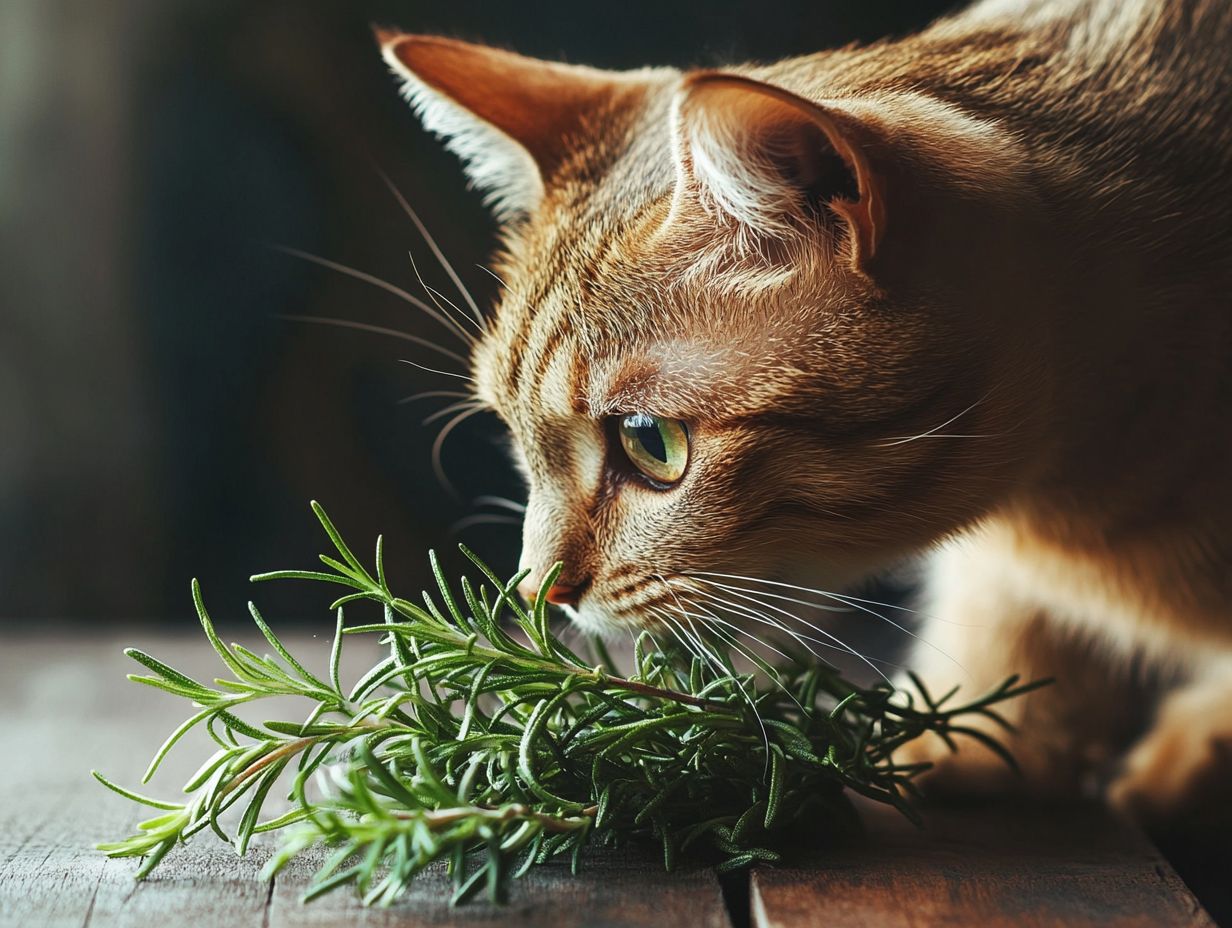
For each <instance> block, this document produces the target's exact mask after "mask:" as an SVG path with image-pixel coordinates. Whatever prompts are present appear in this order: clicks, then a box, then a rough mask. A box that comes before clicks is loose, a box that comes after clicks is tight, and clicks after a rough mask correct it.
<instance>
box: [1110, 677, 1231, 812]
mask: <svg viewBox="0 0 1232 928" xmlns="http://www.w3.org/2000/svg"><path fill="white" fill-rule="evenodd" d="M1108 796H1109V799H1110V800H1111V802H1112V804H1113V805H1114V806H1116V807H1117V808H1119V809H1121V810H1123V811H1124V812H1126V813H1127V814H1129V815H1131V816H1133V817H1134V818H1138V819H1145V820H1148V821H1165V820H1173V819H1176V818H1177V817H1179V816H1182V815H1184V814H1185V813H1189V812H1192V811H1194V810H1197V809H1199V808H1202V809H1204V810H1210V809H1214V808H1227V800H1228V799H1229V798H1230V797H1232V653H1228V652H1223V653H1216V654H1215V655H1214V656H1211V657H1208V658H1207V659H1206V660H1205V661H1203V663H1202V664H1201V665H1200V666H1199V667H1198V668H1197V669H1196V672H1195V673H1194V674H1193V676H1192V677H1191V678H1190V679H1189V681H1188V682H1187V683H1185V684H1183V685H1181V686H1179V687H1178V688H1177V689H1175V690H1173V691H1172V692H1171V693H1170V694H1169V695H1168V696H1167V697H1166V698H1165V699H1164V700H1163V701H1162V702H1161V703H1160V706H1159V710H1158V712H1157V714H1156V717H1155V720H1154V722H1153V724H1152V725H1151V727H1150V728H1149V729H1148V730H1147V732H1146V734H1145V735H1144V736H1143V737H1142V739H1141V740H1140V741H1139V742H1138V743H1137V744H1136V745H1135V746H1134V747H1133V749H1131V750H1130V752H1129V754H1128V755H1127V756H1126V758H1125V763H1124V767H1123V770H1122V773H1121V775H1120V777H1119V778H1118V779H1117V780H1115V781H1114V782H1113V783H1112V785H1111V787H1110V788H1109V792H1108ZM1214 800H1220V801H1214ZM1204 814H1206V813H1205V812H1204Z"/></svg>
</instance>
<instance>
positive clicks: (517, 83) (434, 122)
mask: <svg viewBox="0 0 1232 928" xmlns="http://www.w3.org/2000/svg"><path fill="white" fill-rule="evenodd" d="M375 32H376V39H377V42H378V43H379V45H380V46H381V52H382V55H383V56H384V58H385V61H386V62H387V63H388V64H389V66H390V67H391V68H392V69H393V71H394V73H395V74H397V75H398V76H399V77H401V78H402V80H403V82H404V92H405V94H406V97H407V99H408V100H409V101H410V102H411V105H412V106H413V107H414V108H415V110H416V112H417V113H418V114H419V116H420V118H421V119H422V120H423V124H424V126H425V127H426V128H427V129H428V130H429V131H431V132H434V133H435V134H437V135H439V136H441V137H443V138H444V139H446V140H447V143H448V146H449V148H450V149H451V150H452V151H453V152H455V153H456V154H457V155H458V156H459V157H460V158H461V159H462V161H463V163H464V165H465V167H466V170H467V173H468V174H469V176H470V178H471V182H472V183H473V184H474V185H475V186H476V187H478V188H479V189H480V190H482V191H483V192H484V194H485V196H486V198H487V201H488V202H489V204H490V205H491V206H492V207H493V209H494V211H495V212H496V213H497V215H498V216H499V217H501V218H510V217H512V216H516V215H519V214H523V213H526V212H529V211H531V210H533V209H534V208H535V206H536V205H537V204H538V203H539V201H540V199H541V198H542V197H543V193H544V181H545V179H549V178H550V177H551V174H552V172H553V171H555V170H556V168H557V167H558V166H559V165H560V162H561V160H562V158H563V157H564V155H565V151H566V149H565V146H564V145H563V144H562V140H563V139H564V138H565V137H566V136H568V134H569V133H570V132H571V131H573V130H575V129H576V128H577V127H578V126H579V125H580V123H581V121H582V119H583V118H584V116H585V114H586V113H587V112H589V111H592V110H594V109H596V108H598V107H600V106H602V105H603V103H604V102H605V101H606V100H607V99H608V98H609V97H610V95H611V94H612V92H613V88H614V86H615V85H616V83H617V82H616V80H615V78H616V77H617V75H612V74H610V73H609V72H605V71H601V70H598V69H595V68H586V67H580V66H576V65H567V64H559V63H556V62H551V61H540V60H537V59H534V58H527V57H524V56H522V55H516V54H514V53H512V52H507V51H503V50H501V49H497V48H489V47H487V46H483V45H474V44H471V43H469V42H460V41H457V40H455V39H446V38H441V37H438V36H426V35H407V34H403V33H398V32H392V31H388V30H383V29H377V30H375Z"/></svg>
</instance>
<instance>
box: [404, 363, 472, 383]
mask: <svg viewBox="0 0 1232 928" xmlns="http://www.w3.org/2000/svg"><path fill="white" fill-rule="evenodd" d="M399 360H400V361H401V362H402V363H403V364H409V365H411V367H417V368H419V369H420V370H421V371H427V372H428V373H429V374H441V375H442V376H444V377H456V378H458V380H465V381H466V382H467V383H474V382H475V378H474V377H471V376H470V375H469V374H455V373H454V372H453V371H443V370H441V369H440V368H437V367H428V365H426V364H419V363H418V362H416V361H410V360H408V359H406V358H399Z"/></svg>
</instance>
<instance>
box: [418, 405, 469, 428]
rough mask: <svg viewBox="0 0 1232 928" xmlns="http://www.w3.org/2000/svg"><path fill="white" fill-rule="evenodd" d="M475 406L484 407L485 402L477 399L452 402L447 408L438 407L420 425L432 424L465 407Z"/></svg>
mask: <svg viewBox="0 0 1232 928" xmlns="http://www.w3.org/2000/svg"><path fill="white" fill-rule="evenodd" d="M474 406H480V407H482V406H483V403H481V402H479V401H478V400H475V399H467V400H462V402H460V403H450V404H449V405H448V406H446V407H445V408H443V409H438V410H437V411H436V412H434V413H432V414H431V415H430V416H428V417H427V418H425V419H424V420H423V422H421V423H420V425H431V424H432V423H433V422H436V421H437V420H439V419H444V418H445V417H446V416H448V415H452V414H453V413H455V412H458V411H460V410H463V409H470V408H471V407H474Z"/></svg>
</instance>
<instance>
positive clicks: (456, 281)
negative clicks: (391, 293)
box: [380, 171, 483, 328]
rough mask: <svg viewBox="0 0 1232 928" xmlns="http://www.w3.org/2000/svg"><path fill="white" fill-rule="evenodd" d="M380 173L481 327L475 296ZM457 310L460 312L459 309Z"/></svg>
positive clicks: (389, 181) (421, 223)
mask: <svg viewBox="0 0 1232 928" xmlns="http://www.w3.org/2000/svg"><path fill="white" fill-rule="evenodd" d="M380 174H381V179H382V180H383V181H385V186H387V187H388V188H389V190H390V192H391V193H393V195H394V199H395V200H397V201H398V205H399V206H401V207H402V211H403V212H404V213H406V215H407V216H408V217H409V218H410V220H411V222H412V223H414V225H415V228H416V230H417V231H418V232H419V235H420V237H422V238H423V240H424V242H425V243H426V244H427V246H428V249H429V250H430V251H431V252H432V255H433V257H435V258H436V260H437V262H438V263H439V264H440V266H441V268H442V269H443V270H444V271H445V273H446V274H447V275H448V276H449V279H450V280H451V281H453V285H454V286H455V287H457V288H458V292H459V293H460V294H462V299H464V300H465V301H466V305H467V306H469V307H470V310H471V313H473V314H474V315H473V321H474V322H475V323H476V325H477V326H479V327H481V328H482V325H483V313H481V312H480V311H479V305H478V304H477V303H476V302H475V298H474V297H472V296H471V293H470V291H469V290H467V289H466V285H465V284H463V283H462V278H461V277H459V276H458V274H457V272H456V271H455V270H454V269H453V265H452V264H451V263H450V262H449V259H448V258H446V257H445V253H444V252H443V251H441V249H440V246H439V245H437V244H436V239H435V238H433V237H432V234H431V233H430V232H428V227H427V226H425V225H424V224H423V221H422V220H421V219H420V218H419V214H418V213H417V212H415V210H414V209H412V208H411V204H410V203H408V202H407V199H406V197H404V196H403V195H402V191H401V190H399V189H398V186H397V185H396V184H395V183H394V182H393V181H392V180H391V179H390V178H389V176H388V175H387V174H385V173H384V172H383V171H382V172H380ZM459 312H461V310H459Z"/></svg>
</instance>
